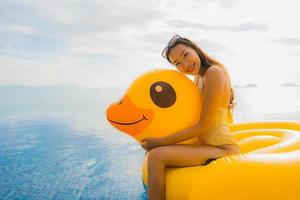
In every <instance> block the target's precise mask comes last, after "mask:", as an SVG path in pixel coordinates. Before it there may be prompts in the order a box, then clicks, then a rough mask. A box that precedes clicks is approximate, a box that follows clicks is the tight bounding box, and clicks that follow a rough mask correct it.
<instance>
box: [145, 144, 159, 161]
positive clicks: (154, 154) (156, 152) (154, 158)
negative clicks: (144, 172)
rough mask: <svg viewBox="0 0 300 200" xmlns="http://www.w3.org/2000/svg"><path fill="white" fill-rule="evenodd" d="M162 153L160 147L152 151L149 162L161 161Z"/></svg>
mask: <svg viewBox="0 0 300 200" xmlns="http://www.w3.org/2000/svg"><path fill="white" fill-rule="evenodd" d="M161 152H162V151H161V150H160V147H156V148H154V149H151V150H150V151H149V152H148V162H153V161H159V160H160V159H161Z"/></svg>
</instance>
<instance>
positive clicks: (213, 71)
mask: <svg viewBox="0 0 300 200" xmlns="http://www.w3.org/2000/svg"><path fill="white" fill-rule="evenodd" d="M226 75H227V73H226V71H225V69H224V67H221V66H219V65H212V66H211V67H209V68H208V69H207V71H206V73H205V76H204V78H205V79H215V78H216V77H219V78H220V79H224V78H225V76H226Z"/></svg>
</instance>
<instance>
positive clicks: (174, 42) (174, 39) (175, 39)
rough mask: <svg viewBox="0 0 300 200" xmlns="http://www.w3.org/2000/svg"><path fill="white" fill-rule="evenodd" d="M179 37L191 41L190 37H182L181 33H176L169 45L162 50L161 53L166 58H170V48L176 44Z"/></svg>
mask: <svg viewBox="0 0 300 200" xmlns="http://www.w3.org/2000/svg"><path fill="white" fill-rule="evenodd" d="M178 39H181V40H187V41H189V40H188V39H186V38H183V37H180V36H179V35H177V34H176V35H174V36H173V37H172V38H171V40H170V41H169V42H168V45H167V46H166V47H165V48H164V49H163V51H162V52H161V55H162V57H164V58H165V59H167V60H168V57H167V54H168V53H169V50H170V49H171V48H172V47H174V46H175V44H176V42H177V40H178Z"/></svg>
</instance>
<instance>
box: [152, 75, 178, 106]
mask: <svg viewBox="0 0 300 200" xmlns="http://www.w3.org/2000/svg"><path fill="white" fill-rule="evenodd" d="M150 95H151V99H152V101H153V102H154V103H155V104H156V105H157V106H159V107H161V108H167V107H170V106H172V105H173V104H174V103H175V101H176V92H175V90H174V88H173V87H172V86H171V85H170V84H168V83H166V82H163V81H159V82H155V83H153V84H152V85H151V88H150Z"/></svg>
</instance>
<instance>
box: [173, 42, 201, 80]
mask: <svg viewBox="0 0 300 200" xmlns="http://www.w3.org/2000/svg"><path fill="white" fill-rule="evenodd" d="M169 59H170V61H171V62H172V64H173V65H175V66H176V67H177V69H178V70H179V71H181V72H182V73H185V74H188V75H197V74H198V72H199V70H200V67H201V60H200V58H199V56H198V54H197V52H196V51H195V50H194V49H193V48H191V47H188V46H186V45H184V44H177V45H175V46H174V47H172V48H171V50H170V52H169Z"/></svg>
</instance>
